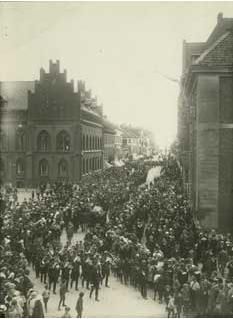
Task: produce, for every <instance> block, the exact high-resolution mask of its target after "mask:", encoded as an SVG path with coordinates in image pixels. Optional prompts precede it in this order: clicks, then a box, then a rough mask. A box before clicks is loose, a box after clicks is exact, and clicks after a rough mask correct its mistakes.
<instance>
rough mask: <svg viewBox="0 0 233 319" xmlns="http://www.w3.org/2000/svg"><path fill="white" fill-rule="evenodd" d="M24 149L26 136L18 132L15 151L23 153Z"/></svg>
mask: <svg viewBox="0 0 233 319" xmlns="http://www.w3.org/2000/svg"><path fill="white" fill-rule="evenodd" d="M25 149H26V134H25V132H23V131H21V130H18V131H17V133H16V150H17V151H25Z"/></svg>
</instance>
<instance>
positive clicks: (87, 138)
mask: <svg viewBox="0 0 233 319" xmlns="http://www.w3.org/2000/svg"><path fill="white" fill-rule="evenodd" d="M88 142H89V136H88V135H87V136H86V150H88V149H89V145H88Z"/></svg>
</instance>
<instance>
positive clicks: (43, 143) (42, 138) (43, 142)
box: [37, 131, 50, 152]
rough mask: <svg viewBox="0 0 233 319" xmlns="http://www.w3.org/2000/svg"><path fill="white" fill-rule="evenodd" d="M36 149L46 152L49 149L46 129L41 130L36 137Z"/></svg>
mask: <svg viewBox="0 0 233 319" xmlns="http://www.w3.org/2000/svg"><path fill="white" fill-rule="evenodd" d="M37 149H38V150H39V151H43V152H46V151H48V150H49V149H50V137H49V134H48V132H47V131H42V132H40V134H39V135H38V138H37Z"/></svg>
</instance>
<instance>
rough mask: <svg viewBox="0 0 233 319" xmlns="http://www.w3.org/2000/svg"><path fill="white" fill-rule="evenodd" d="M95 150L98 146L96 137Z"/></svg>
mask: <svg viewBox="0 0 233 319" xmlns="http://www.w3.org/2000/svg"><path fill="white" fill-rule="evenodd" d="M95 149H96V150H98V145H97V136H95Z"/></svg>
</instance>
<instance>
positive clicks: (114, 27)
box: [0, 2, 233, 148]
mask: <svg viewBox="0 0 233 319" xmlns="http://www.w3.org/2000/svg"><path fill="white" fill-rule="evenodd" d="M219 12H222V13H223V15H224V17H233V2H66V3H65V2H28V3H27V2H1V3H0V48H1V49H0V80H1V81H10V80H12V81H17V80H35V79H38V78H39V69H40V67H43V68H44V69H45V70H48V65H49V60H50V59H52V60H54V61H55V60H60V65H61V71H63V69H66V70H67V73H68V79H69V80H70V79H74V81H77V80H85V81H86V86H87V88H88V89H91V90H92V92H93V95H96V96H97V98H98V101H99V103H103V107H104V113H105V115H107V117H108V118H109V120H111V121H113V122H115V123H117V124H119V123H130V124H132V125H135V126H142V127H144V128H146V129H149V130H151V131H152V132H153V133H154V136H155V140H156V142H157V144H158V145H159V146H160V147H162V148H164V147H168V146H169V145H170V143H172V141H173V140H174V139H175V137H176V131H177V98H178V94H179V85H178V83H175V82H172V81H169V80H168V79H166V78H165V77H163V76H162V75H161V73H162V74H165V75H167V76H169V77H172V78H176V79H179V78H180V76H181V70H182V43H183V40H186V41H188V42H201V41H206V40H207V38H208V36H209V34H210V32H211V31H212V30H213V28H214V27H215V25H216V22H217V14H218V13H219Z"/></svg>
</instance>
